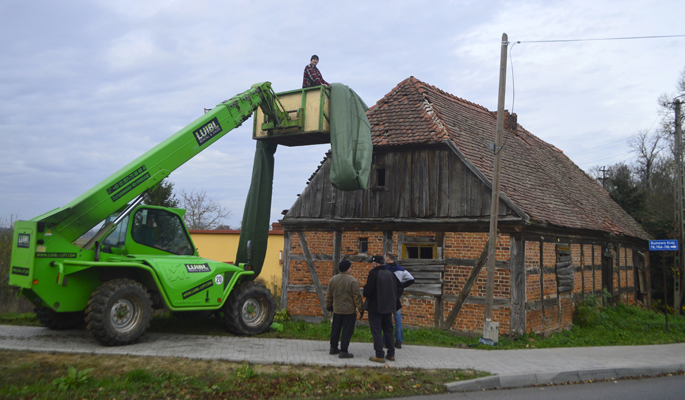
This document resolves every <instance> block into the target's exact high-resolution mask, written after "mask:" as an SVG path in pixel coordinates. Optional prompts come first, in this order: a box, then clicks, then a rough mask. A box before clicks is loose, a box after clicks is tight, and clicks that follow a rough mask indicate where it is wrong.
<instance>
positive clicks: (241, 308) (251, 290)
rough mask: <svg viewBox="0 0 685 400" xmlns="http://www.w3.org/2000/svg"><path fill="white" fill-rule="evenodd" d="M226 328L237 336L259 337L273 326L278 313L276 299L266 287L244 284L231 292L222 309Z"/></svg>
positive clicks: (249, 283)
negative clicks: (258, 335)
mask: <svg viewBox="0 0 685 400" xmlns="http://www.w3.org/2000/svg"><path fill="white" fill-rule="evenodd" d="M222 311H223V319H224V322H225V323H226V328H228V330H229V331H230V332H231V333H234V334H236V335H257V334H260V333H262V332H264V331H266V330H267V329H269V327H270V326H271V324H272V323H273V321H274V314H275V313H276V303H275V301H274V297H273V295H272V294H271V292H270V291H269V289H267V288H266V287H265V286H264V285H262V284H261V283H257V282H254V281H249V282H243V283H241V284H240V285H239V286H238V287H236V288H234V289H233V291H231V294H230V295H229V296H228V299H227V300H226V304H224V307H223V308H222Z"/></svg>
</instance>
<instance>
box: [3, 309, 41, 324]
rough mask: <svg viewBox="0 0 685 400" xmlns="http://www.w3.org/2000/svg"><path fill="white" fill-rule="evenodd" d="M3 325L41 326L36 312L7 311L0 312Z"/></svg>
mask: <svg viewBox="0 0 685 400" xmlns="http://www.w3.org/2000/svg"><path fill="white" fill-rule="evenodd" d="M0 324H1V325H22V326H41V324H40V321H38V318H36V314H35V313H32V312H28V313H21V314H19V313H7V314H0Z"/></svg>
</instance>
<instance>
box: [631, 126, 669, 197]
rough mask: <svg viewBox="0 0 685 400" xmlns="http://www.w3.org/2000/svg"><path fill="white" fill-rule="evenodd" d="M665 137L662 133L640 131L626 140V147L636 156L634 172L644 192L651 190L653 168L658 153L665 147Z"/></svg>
mask: <svg viewBox="0 0 685 400" xmlns="http://www.w3.org/2000/svg"><path fill="white" fill-rule="evenodd" d="M666 143H667V141H666V135H665V134H664V133H663V132H661V133H660V132H652V133H650V132H649V131H647V130H641V131H638V132H637V133H635V134H634V135H632V136H631V137H630V138H628V145H629V146H630V147H631V148H632V149H633V151H634V152H635V154H636V155H637V160H636V164H637V165H636V166H635V172H636V173H637V175H638V176H639V178H640V181H641V183H642V188H643V189H644V190H652V189H653V188H654V187H653V182H652V176H653V175H654V167H655V164H656V162H657V160H658V157H659V153H661V151H662V150H663V149H664V148H665V147H666V146H667V144H666Z"/></svg>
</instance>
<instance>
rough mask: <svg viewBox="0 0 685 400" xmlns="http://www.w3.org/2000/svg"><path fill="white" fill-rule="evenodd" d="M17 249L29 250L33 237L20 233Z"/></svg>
mask: <svg viewBox="0 0 685 400" xmlns="http://www.w3.org/2000/svg"><path fill="white" fill-rule="evenodd" d="M17 247H22V248H25V249H28V248H29V247H31V235H30V234H28V233H20V234H19V235H18V236H17Z"/></svg>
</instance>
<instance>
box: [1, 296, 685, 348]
mask: <svg viewBox="0 0 685 400" xmlns="http://www.w3.org/2000/svg"><path fill="white" fill-rule="evenodd" d="M593 313H596V315H594V314H593V315H594V316H593V318H591V319H589V321H588V322H586V323H583V324H576V325H575V326H574V327H573V328H571V329H569V330H564V331H561V332H554V333H551V334H548V335H544V336H541V335H537V334H534V333H527V334H525V335H523V336H519V337H515V338H511V337H507V336H505V335H501V336H500V340H499V343H497V344H496V345H495V346H486V345H480V344H478V338H477V337H468V336H458V335H455V334H454V333H452V332H449V331H443V330H440V329H430V328H417V329H415V328H405V329H404V342H405V344H412V345H424V346H440V347H465V346H468V347H471V348H478V349H524V348H549V347H580V346H619V345H624V346H632V345H646V344H665V343H682V342H685V316H682V315H681V316H674V315H669V317H668V322H669V331H668V332H666V329H665V326H666V322H665V318H664V315H663V314H658V313H655V312H654V311H650V310H646V309H642V308H638V307H632V306H626V305H622V304H619V305H617V306H613V307H604V308H599V307H597V308H593ZM279 316H280V321H279V322H281V323H282V324H283V325H284V330H283V332H277V331H270V332H266V333H264V334H261V335H259V337H262V338H282V339H306V340H326V341H327V340H329V337H330V336H329V335H330V332H331V326H330V322H329V321H327V320H324V321H323V322H320V323H308V322H304V321H301V320H291V319H289V318H288V317H287V316H285V315H284V314H283V313H279ZM0 324H7V325H31V326H39V325H40V323H39V322H38V320H37V319H36V318H35V315H34V314H33V313H27V314H2V315H0ZM150 332H163V333H181V334H193V335H214V336H231V334H230V333H228V332H227V331H226V329H225V328H224V326H223V324H222V323H221V321H219V320H217V319H215V318H209V319H200V320H192V322H191V323H189V321H188V320H179V319H177V318H176V317H174V316H173V315H172V314H171V313H157V314H156V315H155V316H154V318H153V321H152V324H151V326H150ZM352 341H353V342H365V343H371V342H372V341H373V340H372V337H371V331H370V330H369V327H368V325H364V324H361V325H359V326H357V327H356V329H355V331H354V336H353V337H352Z"/></svg>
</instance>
